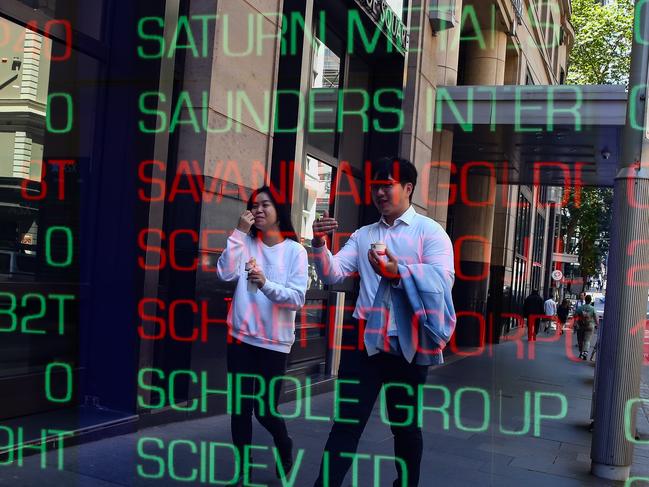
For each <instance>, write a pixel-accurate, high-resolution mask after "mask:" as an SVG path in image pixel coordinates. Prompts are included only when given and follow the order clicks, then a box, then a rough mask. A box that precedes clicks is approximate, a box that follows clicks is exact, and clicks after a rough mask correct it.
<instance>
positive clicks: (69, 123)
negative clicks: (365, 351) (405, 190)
mask: <svg viewBox="0 0 649 487" xmlns="http://www.w3.org/2000/svg"><path fill="white" fill-rule="evenodd" d="M50 3H51V2H44V1H42V2H27V1H18V0H7V2H6V5H7V6H6V7H5V6H3V7H1V8H0V15H1V16H2V18H1V19H0V20H2V22H3V26H4V28H5V29H6V30H5V32H8V34H7V35H8V36H9V37H10V38H11V40H12V42H8V43H6V45H4V46H3V47H2V48H1V49H4V50H3V51H1V54H2V58H3V59H2V64H1V65H0V68H1V69H4V71H5V75H6V76H5V78H7V79H8V80H9V83H8V84H7V83H5V85H2V88H0V102H2V113H5V114H6V113H10V114H11V115H10V116H9V117H3V118H2V120H3V125H2V131H0V137H1V138H2V140H3V141H4V142H5V143H4V144H3V147H5V149H3V150H4V152H3V154H4V156H3V159H2V161H0V170H1V171H2V174H0V177H2V178H3V180H4V181H5V183H6V185H5V186H3V189H2V191H3V193H2V194H4V195H5V196H4V197H3V199H2V201H1V202H0V205H2V215H0V217H1V218H2V220H3V227H2V246H3V247H2V254H1V255H2V256H3V259H4V258H5V257H4V256H7V257H6V259H7V264H3V265H4V266H5V268H4V270H3V272H4V274H3V275H4V276H6V281H7V284H8V291H7V292H6V293H3V294H2V296H3V297H4V300H5V303H7V306H8V307H9V308H10V309H14V308H15V310H17V311H16V313H17V314H16V323H19V322H20V323H22V322H24V318H25V317H27V316H29V313H36V314H38V313H40V311H39V307H40V306H43V307H44V306H46V305H47V310H46V311H43V316H41V317H40V318H39V319H41V318H42V319H43V321H42V322H41V321H37V322H38V323H40V325H39V326H41V328H38V327H36V326H35V325H34V324H33V323H32V324H31V325H30V324H29V322H25V326H24V327H23V328H22V332H19V330H21V326H22V324H21V325H18V324H17V325H15V326H13V325H6V326H5V328H6V329H7V330H9V331H10V332H11V333H10V334H11V341H10V342H7V345H3V346H6V347H7V351H8V352H9V354H8V355H6V356H7V357H9V358H8V359H7V364H6V367H5V368H4V370H3V371H2V373H3V374H4V375H3V376H2V379H3V380H4V381H5V383H7V384H9V383H11V384H12V385H11V387H12V388H13V389H12V390H15V391H18V390H21V389H22V390H29V391H31V392H32V393H31V394H28V395H24V394H23V395H20V394H18V395H16V396H15V397H16V399H15V400H12V401H9V402H8V403H7V404H5V405H4V406H2V408H4V410H0V418H20V417H21V416H24V415H26V414H28V413H29V414H51V413H52V411H55V412H57V413H58V414H62V412H66V411H68V412H69V414H70V415H69V416H68V417H67V418H68V419H67V420H65V421H71V422H73V423H74V421H72V419H70V418H73V419H75V420H76V419H77V418H78V417H79V415H82V416H83V417H84V418H88V419H84V421H85V422H86V423H88V424H91V423H92V424H104V425H105V424H111V425H116V426H122V427H124V428H128V427H134V425H136V424H138V423H137V421H140V420H141V421H149V422H154V421H164V420H168V419H178V418H181V417H186V416H188V415H191V414H206V413H220V412H223V411H224V410H225V399H224V397H223V394H220V393H218V391H221V390H223V389H224V388H225V386H226V370H225V349H226V335H227V326H226V323H225V316H226V313H227V309H228V306H229V303H230V301H231V297H232V292H233V287H232V286H231V285H230V284H228V283H224V282H221V281H219V280H218V279H217V278H216V275H215V272H214V267H215V263H216V260H217V259H218V256H219V254H220V251H221V250H222V248H223V247H224V245H225V241H226V239H227V235H228V232H229V231H231V230H232V229H233V228H234V227H235V226H236V222H237V220H238V217H239V215H240V214H241V212H242V211H243V209H244V208H245V204H246V201H247V198H248V196H249V195H250V193H251V191H252V190H253V189H254V188H256V187H259V186H261V185H262V184H271V185H272V187H273V188H275V189H276V191H277V195H278V198H280V200H282V201H283V202H284V203H285V204H286V205H288V206H289V207H290V211H291V215H292V218H293V223H294V225H295V227H296V230H297V232H298V233H299V237H300V240H301V242H302V243H303V244H304V245H305V246H306V247H307V251H308V250H309V248H310V242H311V238H312V234H311V224H312V223H313V220H314V219H315V218H316V217H317V215H318V214H321V213H322V212H324V211H325V210H326V211H329V213H330V214H331V215H334V216H335V217H336V218H337V219H338V221H339V222H340V227H339V231H338V232H337V233H336V235H335V236H334V239H333V242H332V245H333V247H334V249H336V248H339V247H340V246H341V245H343V244H344V242H345V241H346V239H347V238H348V237H349V235H351V233H352V232H353V231H354V230H355V229H356V228H358V227H359V226H361V225H364V224H367V223H369V222H373V221H375V220H376V219H377V217H378V215H377V212H376V210H375V209H374V208H373V206H372V205H371V203H369V200H368V198H367V197H368V195H369V192H368V183H369V181H368V180H369V179H370V176H371V173H369V174H368V170H369V169H368V168H370V167H371V161H373V160H376V159H377V158H379V157H382V156H386V155H388V156H389V155H400V156H403V157H407V158H409V159H410V160H412V161H413V163H414V164H415V165H416V167H417V169H418V171H419V182H418V184H417V188H416V191H415V195H414V198H413V205H414V207H415V209H416V210H417V211H418V212H420V213H422V214H426V215H428V216H430V217H431V218H434V219H435V220H436V221H438V222H439V223H440V224H442V225H443V226H445V228H446V229H447V231H448V233H449V235H450V236H451V237H452V240H453V242H454V244H455V253H456V284H455V288H454V300H455V304H456V310H457V311H458V326H457V332H456V336H455V339H454V340H453V342H452V343H451V347H450V348H451V350H452V351H453V350H455V351H457V349H458V347H461V346H465V345H481V344H484V343H485V342H494V341H498V340H499V338H500V336H501V335H502V334H503V333H505V332H507V331H508V330H509V329H510V328H511V327H513V326H516V325H520V320H518V319H516V317H515V316H514V314H515V313H517V312H518V311H519V309H520V305H521V303H522V299H524V297H525V296H526V295H527V294H528V293H529V291H530V290H531V289H532V288H539V289H545V290H546V292H547V290H548V284H549V270H550V268H551V260H552V259H551V253H552V247H551V246H550V245H549V244H548V242H550V241H552V239H553V234H554V221H555V213H554V211H555V210H554V209H553V208H552V205H549V204H547V203H548V202H552V201H557V199H556V195H555V194H554V192H553V190H549V189H548V188H547V187H546V186H543V185H538V184H535V180H534V178H533V177H532V176H533V175H530V174H527V173H526V172H525V171H523V169H522V165H521V164H520V161H522V160H523V159H525V160H539V161H542V160H543V159H535V157H537V156H536V155H535V154H534V150H532V153H527V152H525V151H527V148H528V147H529V144H520V143H519V137H520V134H518V133H516V132H515V131H511V130H507V129H504V128H501V127H499V126H497V125H494V126H493V130H492V129H491V128H492V127H489V128H487V129H485V128H483V127H477V126H476V127H469V126H467V124H462V123H459V122H458V123H454V124H453V123H446V122H443V121H442V119H441V117H439V116H438V114H439V113H440V108H439V105H440V103H446V104H447V105H452V104H453V100H452V99H449V98H448V97H449V95H448V93H449V92H448V89H447V88H449V87H453V86H467V87H472V86H473V87H482V88H483V91H484V93H482V96H489V93H490V92H489V89H490V88H491V87H496V86H499V85H559V84H562V83H563V81H564V79H565V73H566V70H567V56H568V53H569V50H570V46H571V43H572V39H573V33H572V30H571V26H570V2H569V1H568V0H552V1H534V0H525V1H521V0H516V1H501V0H498V1H482V0H480V1H478V0H474V1H462V0H455V1H453V0H446V1H443V0H423V1H414V0H413V1H404V0H327V1H324V0H299V1H298V0H283V1H282V0H264V1H257V2H253V1H249V0H210V1H207V0H191V1H189V0H180V1H179V0H168V1H166V2H155V6H152V5H150V4H149V2H132V3H129V2H121V1H117V0H113V1H111V0H104V1H103V2H99V3H101V6H99V7H97V8H93V9H89V8H88V7H87V6H84V5H86V4H85V3H84V2H66V3H67V6H62V5H61V4H60V3H59V2H56V5H55V6H49V5H50ZM4 4H5V2H3V5H4ZM32 4H34V5H32ZM144 4H147V5H144ZM62 19H64V20H67V21H68V23H65V22H62V21H61V20H62ZM34 22H36V24H37V25H35V24H34ZM48 22H49V24H48ZM21 36H22V37H23V38H24V39H23V40H22V41H19V39H21ZM20 42H22V44H21V43H20ZM48 44H52V46H49V47H48ZM16 46H18V48H17V50H16ZM9 50H12V51H11V52H9ZM5 51H7V52H5ZM5 58H6V59H7V61H6V62H5ZM10 119H11V120H10ZM16 119H20V120H21V123H20V126H18V127H17V126H16V124H15V122H14V121H13V120H16ZM10 122H11V123H10ZM524 126H525V119H524V115H523V119H522V120H521V127H524ZM532 136H533V137H534V136H537V138H538V140H539V145H543V144H550V143H551V142H548V140H547V134H546V133H540V134H538V135H535V134H533V135H532ZM7 148H8V149H7ZM503 148H504V149H503ZM542 152H543V151H542V150H540V151H539V155H538V157H542ZM29 160H35V161H41V163H36V164H34V163H32V164H29V163H27V161H29ZM62 161H63V162H62ZM65 161H68V162H65ZM70 161H71V162H70ZM64 189H67V194H66V195H65V196H63V195H62V194H61V191H63V190H64ZM5 223H6V224H7V225H5ZM15 262H18V263H17V264H16V263H15ZM23 262H24V264H23ZM35 288H36V289H39V291H38V293H40V294H39V296H40V297H31V298H30V297H26V296H28V295H29V294H30V293H32V294H33V293H34V289H35ZM356 297H357V283H356V282H355V281H354V280H353V279H350V280H348V281H346V282H344V283H342V284H340V285H336V286H327V285H325V284H323V283H322V282H321V281H320V280H319V278H318V276H317V275H316V274H315V272H314V270H313V268H312V265H310V271H309V290H308V293H307V303H306V306H305V307H304V308H303V309H302V311H301V312H300V313H298V326H297V331H296V342H295V345H294V346H293V350H292V352H291V355H290V359H289V373H291V374H293V375H295V376H296V377H300V378H303V379H306V378H308V379H309V380H310V381H311V382H312V383H313V384H325V383H326V382H327V380H328V379H329V378H330V377H332V376H333V375H335V373H336V370H337V365H338V363H339V360H340V354H341V353H344V351H345V350H347V349H350V350H351V349H354V348H355V347H356V348H358V345H359V344H362V340H359V333H358V330H355V329H353V328H351V327H349V326H348V325H349V324H350V323H352V321H351V319H350V318H351V312H352V310H353V308H354V304H355V301H356ZM32 301H33V302H32ZM43 303H45V304H43ZM12 307H13V308H12ZM12 312H13V311H12ZM61 313H63V314H64V315H65V317H66V318H65V320H62V318H61V316H62V314H61ZM508 313H509V315H511V316H509V315H507V314H508ZM61 323H64V324H63V325H61ZM0 326H2V325H0ZM33 330H36V331H35V332H33V333H32V331H33ZM60 330H63V332H60ZM39 331H45V333H43V334H41V333H39ZM52 364H54V365H52ZM178 371H184V372H183V373H178ZM189 371H194V372H195V373H199V372H201V371H206V372H209V383H208V384H205V383H203V382H199V381H197V380H195V376H193V375H192V374H191V373H190V372H189ZM26 372H28V373H26ZM174 372H176V374H175V375H174V377H176V378H178V380H177V383H176V384H175V393H174V405H175V404H178V405H181V407H180V408H176V407H172V405H171V404H169V403H166V404H162V403H161V401H160V398H159V394H158V393H157V392H156V389H155V387H156V386H160V385H161V384H164V383H166V382H167V381H168V380H169V377H170V376H171V375H172V374H174ZM46 382H47V394H44V393H43V390H44V388H45V383H46ZM143 383H146V384H147V385H148V387H141V386H142V384H143ZM206 391H207V393H209V392H211V394H208V396H209V397H208V399H206V401H205V404H204V405H202V406H201V407H200V408H195V409H192V408H190V407H189V406H188V405H189V404H192V403H193V400H194V399H196V398H199V397H204V396H206V394H207V393H206ZM36 396H38V397H39V398H40V399H39V400H37V401H36V400H34V399H33V398H34V397H36ZM64 399H65V400H64ZM152 405H159V406H155V407H154V406H152ZM61 421H64V420H61Z"/></svg>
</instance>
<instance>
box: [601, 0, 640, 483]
mask: <svg viewBox="0 0 649 487" xmlns="http://www.w3.org/2000/svg"><path fill="white" fill-rule="evenodd" d="M635 15H636V22H635V27H636V29H637V31H636V32H635V36H634V41H633V50H632V55H631V73H630V79H629V103H628V107H627V123H626V126H625V128H624V133H623V146H622V157H621V160H620V169H619V171H618V173H617V176H616V178H615V190H614V191H615V192H614V202H613V220H612V221H613V223H612V225H613V228H612V232H611V247H610V254H609V259H608V285H607V294H606V308H605V313H604V323H603V325H602V329H601V330H600V332H599V333H600V341H599V351H598V359H597V366H596V370H595V375H596V379H595V384H596V390H595V404H594V405H595V424H594V431H593V442H592V446H591V452H590V456H591V459H592V464H591V472H592V473H593V474H594V475H596V476H598V477H602V478H606V479H610V480H626V479H627V478H628V477H629V473H630V470H631V464H632V463H633V448H634V444H633V441H629V440H627V436H629V438H630V439H631V440H633V438H634V436H635V424H636V412H637V407H634V408H633V409H632V410H631V414H630V417H629V418H625V409H626V405H627V403H628V402H629V401H630V400H632V399H634V398H638V397H639V395H640V372H641V366H642V337H643V332H644V322H645V312H646V306H647V288H648V287H649V283H647V282H646V281H647V273H646V272H642V271H641V269H642V266H643V265H646V263H647V262H649V245H648V244H649V242H647V241H648V240H649V170H648V169H647V168H646V166H647V165H649V164H648V163H649V157H648V156H649V150H648V149H649V144H648V142H649V139H647V133H646V127H645V131H642V130H638V129H637V128H636V129H634V128H633V124H632V121H635V120H637V121H640V120H642V121H645V124H646V115H647V113H646V112H647V103H646V101H647V100H646V97H647V90H646V84H647V69H648V67H649V45H647V41H649V2H648V1H647V0H637V1H636V6H635ZM637 39H639V40H640V41H642V42H636V40H637ZM634 87H642V89H635V90H634ZM634 266H640V270H639V272H636V273H634V272H633V267H634ZM627 431H628V432H629V434H628V435H627Z"/></svg>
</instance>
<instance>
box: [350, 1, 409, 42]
mask: <svg viewBox="0 0 649 487" xmlns="http://www.w3.org/2000/svg"><path fill="white" fill-rule="evenodd" d="M356 3H357V4H358V5H360V6H361V7H362V8H363V10H364V11H365V12H366V13H367V14H368V15H369V16H370V17H371V18H372V20H373V21H374V23H376V25H377V26H378V27H379V28H380V29H381V30H382V31H383V33H384V34H385V35H387V36H388V38H389V39H390V42H392V43H393V44H394V45H395V46H396V47H397V49H398V50H399V51H401V52H402V53H403V52H405V51H406V50H407V49H408V43H409V41H410V36H409V34H408V28H407V27H406V25H405V24H404V23H403V21H402V20H401V15H399V14H397V13H396V12H395V11H394V10H392V7H390V5H389V4H388V1H387V0H356Z"/></svg>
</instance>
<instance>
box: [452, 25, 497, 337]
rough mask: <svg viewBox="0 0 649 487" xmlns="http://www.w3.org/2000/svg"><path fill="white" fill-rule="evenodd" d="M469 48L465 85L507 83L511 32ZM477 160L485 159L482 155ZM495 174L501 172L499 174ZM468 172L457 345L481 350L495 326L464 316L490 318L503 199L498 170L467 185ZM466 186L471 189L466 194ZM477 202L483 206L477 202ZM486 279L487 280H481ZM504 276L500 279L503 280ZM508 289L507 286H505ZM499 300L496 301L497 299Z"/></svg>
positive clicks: (457, 235) (461, 210) (456, 227)
mask: <svg viewBox="0 0 649 487" xmlns="http://www.w3.org/2000/svg"><path fill="white" fill-rule="evenodd" d="M464 49H466V53H465V64H464V84H465V85H486V86H493V85H502V84H504V80H505V55H506V51H507V34H505V33H504V32H499V31H496V30H490V29H489V30H485V31H484V43H482V42H479V41H477V40H474V41H470V42H467V43H466V45H465V47H464ZM476 161H480V155H479V154H476ZM493 172H494V173H495V172H496V171H493ZM461 175H462V169H461V168H460V167H458V168H457V175H456V182H457V183H458V198H457V203H456V205H455V207H454V211H453V215H454V216H453V240H454V241H455V242H456V244H457V242H458V241H459V240H460V239H462V245H461V247H458V248H457V249H456V252H457V253H458V254H459V255H456V260H457V259H459V268H457V269H456V281H455V287H454V290H453V295H454V300H455V306H456V310H457V311H458V312H459V313H460V314H459V316H458V323H457V329H456V330H457V331H456V343H457V344H458V345H461V346H462V345H464V346H477V345H478V344H479V343H480V342H481V340H482V338H481V336H483V334H484V337H485V340H490V339H488V338H487V337H490V336H493V332H492V331H490V329H489V328H490V326H489V325H490V322H489V320H488V319H486V320H485V321H486V327H485V328H484V329H481V327H480V324H479V321H478V319H477V318H476V316H475V315H464V314H462V312H469V313H478V314H479V315H482V316H485V313H486V311H487V309H486V308H487V291H488V289H489V272H488V271H489V270H490V265H491V249H492V244H493V236H494V235H493V229H494V214H495V202H496V201H497V200H498V198H499V194H498V186H497V184H496V179H495V177H494V176H493V174H492V172H491V171H489V170H488V169H487V168H481V167H479V166H476V167H475V168H472V169H471V170H470V171H468V172H466V173H465V176H466V177H465V178H464V180H463V181H462V177H461ZM462 187H464V188H465V191H464V196H462V191H461V189H462ZM475 202H482V203H481V204H479V205H478V204H476V203H475ZM480 276H482V277H480ZM502 277H503V276H502V275H500V276H499V279H501V280H502ZM500 287H502V284H501V285H500ZM492 298H493V297H492Z"/></svg>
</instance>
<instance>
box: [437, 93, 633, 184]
mask: <svg viewBox="0 0 649 487" xmlns="http://www.w3.org/2000/svg"><path fill="white" fill-rule="evenodd" d="M626 106H627V93H626V88H625V86H622V85H596V86H576V85H552V86H533V85H529V86H513V85H508V86H440V87H438V89H437V96H436V113H435V130H441V129H442V128H446V129H452V130H453V131H454V141H453V161H452V162H453V163H454V164H455V165H456V166H461V165H462V164H465V163H467V162H471V161H486V162H489V163H492V164H494V167H495V169H496V174H497V178H498V182H499V183H510V184H534V183H537V184H541V185H551V186H564V185H565V184H566V177H567V176H566V173H569V176H568V177H570V178H571V184H574V183H575V180H577V179H578V180H579V181H580V182H581V184H582V185H584V186H591V185H592V186H594V185H597V186H608V187H612V186H613V179H614V177H615V174H616V172H617V168H618V165H619V162H620V155H621V149H622V147H621V134H622V128H623V127H624V124H625V121H626ZM638 126H639V129H642V127H641V126H642V123H641V122H640V123H639V124H638ZM535 168H536V178H535Z"/></svg>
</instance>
